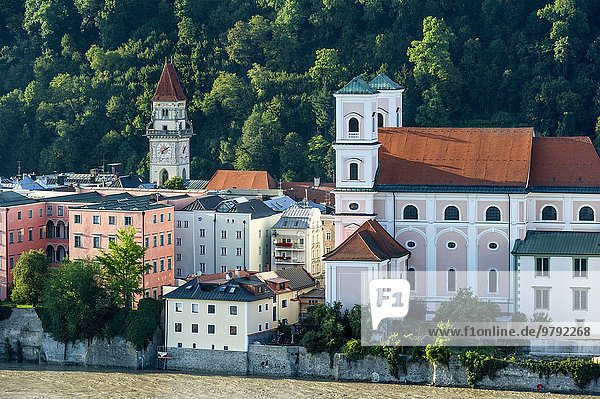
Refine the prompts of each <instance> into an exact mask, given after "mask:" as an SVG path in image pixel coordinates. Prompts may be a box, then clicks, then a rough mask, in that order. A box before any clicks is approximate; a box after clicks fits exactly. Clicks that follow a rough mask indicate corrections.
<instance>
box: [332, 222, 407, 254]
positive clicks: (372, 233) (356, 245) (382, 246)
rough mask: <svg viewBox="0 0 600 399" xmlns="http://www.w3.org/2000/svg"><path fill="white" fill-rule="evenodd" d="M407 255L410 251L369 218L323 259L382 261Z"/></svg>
mask: <svg viewBox="0 0 600 399" xmlns="http://www.w3.org/2000/svg"><path fill="white" fill-rule="evenodd" d="M406 255H410V252H409V251H408V250H407V249H406V248H404V247H403V246H402V245H400V244H399V243H398V241H396V240H394V238H393V237H392V236H391V235H390V234H389V233H388V232H387V231H386V230H385V229H384V228H383V227H381V225H380V224H379V223H378V222H377V221H376V220H367V221H366V222H365V223H363V225H362V226H360V227H359V228H358V230H356V231H355V232H354V233H352V235H350V237H348V238H347V239H346V240H345V241H344V242H343V243H341V244H340V245H339V246H338V247H337V248H335V249H334V250H333V251H331V252H329V253H327V254H325V255H324V256H323V260H328V261H340V260H342V261H344V260H348V261H370V262H373V261H375V262H381V261H383V260H386V259H395V258H401V257H403V256H406Z"/></svg>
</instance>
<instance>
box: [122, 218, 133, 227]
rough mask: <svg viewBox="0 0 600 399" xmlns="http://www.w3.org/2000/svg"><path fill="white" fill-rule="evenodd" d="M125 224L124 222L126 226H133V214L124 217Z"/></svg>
mask: <svg viewBox="0 0 600 399" xmlns="http://www.w3.org/2000/svg"><path fill="white" fill-rule="evenodd" d="M123 224H124V225H125V226H131V225H132V224H133V223H132V219H131V216H125V217H124V218H123Z"/></svg>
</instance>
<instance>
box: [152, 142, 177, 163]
mask: <svg viewBox="0 0 600 399" xmlns="http://www.w3.org/2000/svg"><path fill="white" fill-rule="evenodd" d="M150 161H151V162H153V163H174V162H175V151H174V150H173V144H172V143H152V145H151V147H150Z"/></svg>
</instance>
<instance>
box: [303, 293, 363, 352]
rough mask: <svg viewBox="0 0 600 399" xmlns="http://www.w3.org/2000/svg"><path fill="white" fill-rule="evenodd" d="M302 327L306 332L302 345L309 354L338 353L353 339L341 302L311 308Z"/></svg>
mask: <svg viewBox="0 0 600 399" xmlns="http://www.w3.org/2000/svg"><path fill="white" fill-rule="evenodd" d="M300 325H301V326H302V327H303V329H304V331H306V332H305V334H304V337H302V340H301V341H300V345H302V346H304V347H306V350H307V351H308V352H309V353H319V352H328V353H330V354H333V353H337V352H339V351H340V350H341V348H342V346H344V344H345V343H346V342H347V341H348V339H349V338H350V337H351V330H352V329H351V328H350V326H349V323H348V318H347V316H346V315H345V314H344V313H342V304H341V303H340V302H335V303H334V304H333V305H314V306H310V307H309V308H308V314H307V316H306V317H305V318H304V319H302V320H301V321H300Z"/></svg>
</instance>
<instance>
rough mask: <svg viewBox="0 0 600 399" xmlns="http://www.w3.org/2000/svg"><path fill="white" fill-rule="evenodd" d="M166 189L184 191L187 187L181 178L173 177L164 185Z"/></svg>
mask: <svg viewBox="0 0 600 399" xmlns="http://www.w3.org/2000/svg"><path fill="white" fill-rule="evenodd" d="M163 187H164V188H167V189H169V190H183V189H185V186H184V185H183V179H182V178H181V177H179V176H173V177H171V178H170V179H169V180H167V181H166V182H165V183H164V184H163Z"/></svg>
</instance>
